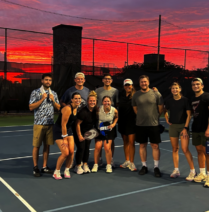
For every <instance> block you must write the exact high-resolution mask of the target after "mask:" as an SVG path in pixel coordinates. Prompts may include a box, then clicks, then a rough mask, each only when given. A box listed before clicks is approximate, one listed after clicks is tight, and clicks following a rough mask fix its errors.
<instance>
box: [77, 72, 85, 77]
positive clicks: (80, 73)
mask: <svg viewBox="0 0 209 212" xmlns="http://www.w3.org/2000/svg"><path fill="white" fill-rule="evenodd" d="M79 75H82V76H83V77H84V78H85V75H84V73H82V72H78V73H76V75H75V78H77V77H78V76H79Z"/></svg>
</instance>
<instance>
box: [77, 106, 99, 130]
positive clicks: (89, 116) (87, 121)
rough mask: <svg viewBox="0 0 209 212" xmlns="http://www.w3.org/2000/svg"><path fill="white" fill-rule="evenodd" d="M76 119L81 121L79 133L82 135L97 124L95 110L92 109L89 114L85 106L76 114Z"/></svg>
mask: <svg viewBox="0 0 209 212" xmlns="http://www.w3.org/2000/svg"><path fill="white" fill-rule="evenodd" d="M77 119H79V120H81V121H83V122H82V123H81V125H80V128H81V133H82V134H84V133H85V132H87V131H89V130H91V129H93V128H95V127H96V124H97V116H96V109H94V110H93V111H92V112H91V111H90V110H89V109H88V107H87V106H85V107H84V108H82V109H81V110H80V111H79V113H78V114H77Z"/></svg>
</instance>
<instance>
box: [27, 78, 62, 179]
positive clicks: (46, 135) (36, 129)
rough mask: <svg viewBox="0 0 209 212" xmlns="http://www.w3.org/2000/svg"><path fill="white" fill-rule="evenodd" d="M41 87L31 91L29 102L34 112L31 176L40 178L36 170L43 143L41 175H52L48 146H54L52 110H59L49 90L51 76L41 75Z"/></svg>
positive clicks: (57, 103)
mask: <svg viewBox="0 0 209 212" xmlns="http://www.w3.org/2000/svg"><path fill="white" fill-rule="evenodd" d="M41 82H42V86H41V87H40V88H38V89H36V90H34V91H32V93H31V96H30V101H29V109H30V111H33V110H34V126H33V163H34V168H33V175H34V176H35V177H40V176H41V174H40V171H39V168H38V156H39V148H40V146H41V144H42V142H43V143H44V148H43V168H42V169H41V172H42V173H49V174H52V173H53V170H50V168H49V167H48V166H47V160H48V156H49V146H50V145H53V144H54V140H53V129H52V128H53V124H54V108H56V109H57V110H59V109H60V105H59V100H58V97H57V94H56V93H55V92H54V91H52V90H51V89H50V86H51V84H52V76H51V74H43V75H42V80H41Z"/></svg>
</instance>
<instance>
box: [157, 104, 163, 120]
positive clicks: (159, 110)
mask: <svg viewBox="0 0 209 212" xmlns="http://www.w3.org/2000/svg"><path fill="white" fill-rule="evenodd" d="M163 111H164V105H163V104H162V105H158V113H159V117H160V116H161V114H162V113H163Z"/></svg>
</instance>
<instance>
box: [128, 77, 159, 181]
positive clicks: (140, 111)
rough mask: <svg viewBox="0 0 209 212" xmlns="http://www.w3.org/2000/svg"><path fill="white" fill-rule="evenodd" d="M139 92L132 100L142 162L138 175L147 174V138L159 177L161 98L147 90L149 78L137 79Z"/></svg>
mask: <svg viewBox="0 0 209 212" xmlns="http://www.w3.org/2000/svg"><path fill="white" fill-rule="evenodd" d="M139 85H140V88H141V89H140V90H139V91H137V92H136V93H135V94H134V95H133V98H132V106H133V109H134V112H135V113H136V115H137V116H136V142H138V143H140V147H139V152H140V157H141V161H142V169H141V170H140V171H139V174H140V175H144V174H146V173H147V172H148V168H147V165H146V159H147V143H148V138H149V141H150V144H151V147H152V151H153V159H154V173H155V177H161V173H160V170H159V168H158V165H159V160H160V149H159V143H160V142H161V138H160V129H159V116H160V115H161V113H162V112H163V98H162V96H161V94H160V93H159V92H156V91H153V90H151V89H150V88H149V77H148V76H146V75H142V76H140V78H139Z"/></svg>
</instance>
